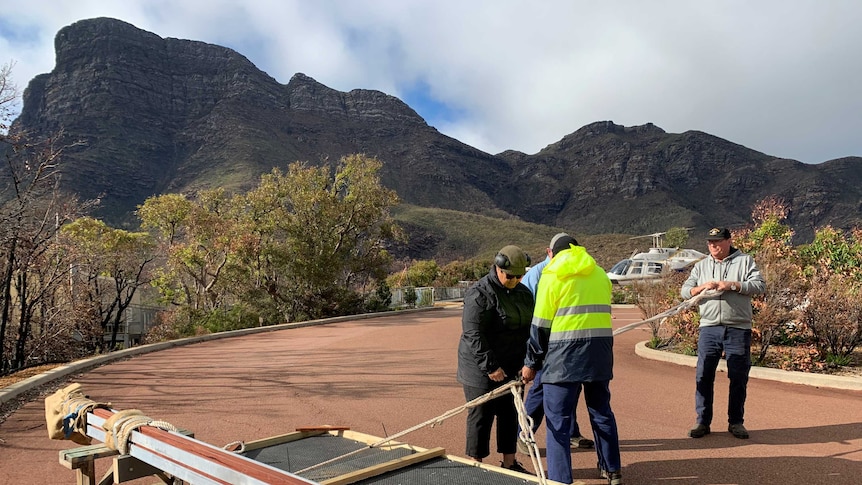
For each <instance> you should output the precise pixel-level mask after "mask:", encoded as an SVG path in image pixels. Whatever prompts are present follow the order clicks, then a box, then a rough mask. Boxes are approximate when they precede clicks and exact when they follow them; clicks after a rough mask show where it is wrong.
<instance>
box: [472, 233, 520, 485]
mask: <svg viewBox="0 0 862 485" xmlns="http://www.w3.org/2000/svg"><path fill="white" fill-rule="evenodd" d="M529 265H530V257H529V256H528V255H527V254H526V253H525V252H524V251H523V250H521V248H519V247H518V246H506V247H504V248H503V249H501V250H500V251H499V252H498V253H497V255H496V257H495V258H494V266H493V267H492V268H491V271H490V272H489V273H488V274H487V275H485V276H483V277H482V278H481V279H480V280H479V281H477V282H476V283H475V284H474V285H473V286H471V287H470V288H469V289H467V293H466V294H465V296H464V314H463V316H462V318H461V327H462V333H461V340H460V343H459V344H458V382H460V383H461V384H462V385H463V386H464V397H465V398H466V399H467V401H472V400H473V399H475V398H477V397H479V396H482V395H484V394H487V393H488V392H490V391H492V390H494V389H495V388H497V387H500V386H502V385H503V384H505V382H506V381H509V380H512V379H515V378H517V376H518V372H519V371H520V370H521V366H522V365H523V363H524V356H525V355H526V343H527V340H528V339H529V336H530V323H531V321H532V318H533V305H534V303H533V294H532V293H531V292H530V290H529V289H527V287H526V286H524V285H522V284H521V283H520V279H521V277H523V276H524V273H526V272H527V266H529ZM495 417H496V418H497V452H498V453H501V454H502V455H503V462H502V463H501V466H503V467H504V468H508V469H510V470H515V471H519V472H523V473H529V472H528V471H527V470H526V469H525V468H524V467H523V466H521V464H520V463H518V462H517V461H516V460H515V451H516V449H517V439H518V415H517V411H516V410H515V403H514V401H513V398H512V396H511V395H510V394H506V395H503V396H500V397H498V398H496V399H493V400H491V401H488V402H486V403H484V404H482V405H480V406H477V407H474V408H471V409H469V410H468V412H467V447H466V454H467V456H469V457H471V458H473V459H474V460H476V461H479V462H481V461H482V459H483V458H485V457H486V456H488V455H490V454H491V450H490V440H491V427H492V425H493V424H494V418H495Z"/></svg>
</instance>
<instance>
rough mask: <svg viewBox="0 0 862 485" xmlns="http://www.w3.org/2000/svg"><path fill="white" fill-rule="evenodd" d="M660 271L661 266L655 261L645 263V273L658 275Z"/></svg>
mask: <svg viewBox="0 0 862 485" xmlns="http://www.w3.org/2000/svg"><path fill="white" fill-rule="evenodd" d="M661 270H662V264H661V263H656V262H655V261H650V262H649V263H647V273H650V274H660V273H661Z"/></svg>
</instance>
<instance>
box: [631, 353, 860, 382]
mask: <svg viewBox="0 0 862 485" xmlns="http://www.w3.org/2000/svg"><path fill="white" fill-rule="evenodd" d="M635 354H637V355H639V356H640V357H643V358H645V359H651V360H660V361H663V362H670V363H673V364H677V365H685V366H689V367H696V366H697V357H693V356H690V355H682V354H675V353H673V352H665V351H662V350H655V349H651V348H649V347H647V342H646V341H644V342H640V343H638V344H637V345H636V346H635ZM718 370H719V371H720V372H727V363H726V362H725V361H724V360H722V361H721V362H719V363H718ZM749 376H750V377H753V378H755V379H766V380H770V381H779V382H788V383H791V384H802V385H806V386H814V387H828V388H832V389H847V390H851V391H862V377H853V376H833V375H828V374H816V373H812V372H797V371H785V370H781V369H770V368H767V367H757V366H752V367H751V371H750V372H749Z"/></svg>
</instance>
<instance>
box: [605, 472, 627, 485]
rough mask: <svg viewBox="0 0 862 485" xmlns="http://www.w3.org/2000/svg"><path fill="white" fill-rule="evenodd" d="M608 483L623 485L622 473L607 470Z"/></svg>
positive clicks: (610, 484) (609, 484)
mask: <svg viewBox="0 0 862 485" xmlns="http://www.w3.org/2000/svg"><path fill="white" fill-rule="evenodd" d="M607 478H608V485H623V474H622V473H620V472H608V477H607Z"/></svg>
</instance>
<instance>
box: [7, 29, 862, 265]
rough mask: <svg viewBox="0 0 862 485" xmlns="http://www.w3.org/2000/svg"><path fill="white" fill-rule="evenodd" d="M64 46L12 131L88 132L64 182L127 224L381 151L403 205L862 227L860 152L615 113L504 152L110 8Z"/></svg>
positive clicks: (359, 93)
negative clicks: (783, 148)
mask: <svg viewBox="0 0 862 485" xmlns="http://www.w3.org/2000/svg"><path fill="white" fill-rule="evenodd" d="M55 46H56V66H55V68H54V70H53V71H52V72H50V73H47V74H41V75H39V76H37V77H36V78H34V79H33V80H32V81H31V82H30V84H29V85H28V87H27V89H26V90H25V94H24V103H23V109H22V112H21V115H20V116H19V117H18V119H17V120H15V123H14V124H13V129H15V130H28V131H30V132H33V133H52V132H56V131H58V130H59V129H61V128H62V129H63V132H64V134H65V136H66V139H67V140H68V141H70V142H71V141H78V140H80V141H83V142H84V144H83V145H80V146H73V147H70V148H69V149H67V151H65V152H64V157H65V158H64V160H65V164H64V166H65V167H66V168H65V173H64V177H63V183H64V187H65V188H66V189H67V190H70V191H73V192H76V193H78V194H79V195H80V196H81V197H83V198H99V199H100V200H101V206H100V209H99V212H98V214H97V215H98V216H100V217H103V218H104V219H105V220H106V221H107V222H109V223H111V224H114V225H118V226H120V225H123V224H128V223H129V221H133V218H132V217H131V215H132V213H133V211H134V210H135V208H136V206H137V205H138V204H140V203H142V202H143V201H144V200H145V199H146V198H147V197H150V196H152V195H156V194H161V193H166V192H185V193H194V192H195V191H198V190H201V189H204V188H210V187H216V186H221V187H225V188H228V189H230V190H245V189H248V188H249V187H251V186H252V184H254V183H255V182H256V181H257V180H258V178H259V175H260V174H261V173H265V172H268V171H270V170H271V168H272V167H274V166H279V167H285V166H286V165H287V164H289V163H291V162H294V161H297V160H300V161H306V162H308V163H312V164H319V163H324V162H325V161H327V160H337V159H339V158H340V157H341V156H343V155H347V154H352V153H365V154H367V155H370V156H374V157H376V158H378V159H380V160H381V161H382V162H383V169H382V172H381V180H382V182H383V183H384V185H386V186H388V187H390V188H392V189H394V190H395V191H397V193H398V195H399V197H400V198H401V200H402V201H404V202H406V203H408V204H411V205H415V206H420V207H430V208H440V209H451V210H456V211H462V212H469V213H475V214H481V215H485V216H494V217H498V218H517V219H522V220H524V221H527V222H533V223H538V224H543V225H547V226H553V227H558V228H566V229H567V230H570V231H574V232H575V233H581V234H602V233H623V234H642V233H649V232H656V231H662V230H665V229H667V228H669V227H674V226H691V227H695V228H698V229H703V228H705V227H708V226H712V225H719V224H720V225H728V226H735V225H740V224H744V223H746V222H747V221H749V219H750V213H751V208H752V204H753V203H754V202H756V201H757V200H760V199H762V198H763V197H765V196H768V195H778V196H780V197H782V198H784V199H785V200H786V201H787V202H788V203H789V204H790V207H791V211H790V219H789V223H790V224H791V225H792V226H793V227H794V228H795V229H796V230H797V231H798V232H799V236H800V237H802V238H807V237H810V235H811V233H812V231H813V229H814V228H816V227H819V226H821V225H823V224H827V223H831V224H834V225H836V226H839V227H842V228H850V227H853V226H856V225H860V222H862V215H860V214H862V211H860V209H862V189H860V184H859V182H860V179H862V158H859V157H850V158H844V159H839V160H832V161H829V162H825V163H822V164H819V165H806V164H802V163H800V162H797V161H793V160H786V159H778V158H775V157H772V156H769V155H766V154H763V153H759V152H756V151H754V150H750V149H748V148H746V147H743V146H740V145H737V144H734V143H732V142H729V141H727V140H723V139H721V138H717V137H715V136H711V135H709V134H706V133H702V132H697V131H689V132H685V133H681V134H674V133H666V132H665V131H663V130H662V129H661V128H659V127H657V126H654V125H652V124H646V125H643V126H635V127H624V126H620V125H616V124H614V123H613V122H611V121H600V122H596V123H592V124H590V125H587V126H584V127H582V128H580V129H578V130H577V131H575V132H573V133H572V134H570V135H567V136H566V137H564V138H563V139H562V140H560V141H558V142H556V143H553V144H550V145H548V146H547V147H545V148H544V149H543V150H541V151H540V152H538V153H536V154H534V155H527V154H524V153H520V152H516V151H511V150H510V151H505V152H502V153H499V154H495V155H494V154H488V153H485V152H482V151H481V150H478V149H476V148H473V147H471V146H469V145H466V144H464V143H461V142H460V141H458V140H455V139H453V138H451V137H448V136H445V135H443V134H441V133H439V132H438V131H437V130H436V129H434V128H433V127H431V126H429V125H428V124H427V123H426V122H425V121H424V120H423V119H422V118H421V117H420V116H419V115H418V114H417V113H416V112H415V111H414V110H413V109H412V108H410V107H409V106H408V105H406V104H405V103H403V102H402V101H401V100H399V99H397V98H395V97H393V96H390V95H387V94H385V93H382V92H379V91H373V90H365V89H355V90H352V91H350V92H341V91H337V90H334V89H331V88H328V87H326V86H324V85H323V84H320V83H318V82H317V81H315V80H314V79H312V78H310V77H308V76H306V75H304V74H300V73H298V74H295V75H294V76H293V77H292V78H291V79H290V81H289V82H288V83H287V84H286V85H284V84H280V83H278V82H277V81H276V80H274V79H273V78H272V77H270V76H269V75H267V74H266V73H264V72H263V71H261V70H259V69H258V68H256V67H255V66H254V65H253V64H252V63H251V62H250V61H249V60H248V59H246V58H245V57H244V56H242V55H241V54H239V53H237V52H235V51H233V50H231V49H228V48H225V47H221V46H217V45H211V44H206V43H202V42H196V41H190V40H180V39H172V38H162V37H159V36H158V35H156V34H153V33H149V32H146V31H143V30H141V29H138V28H136V27H135V26H133V25H131V24H128V23H126V22H122V21H119V20H115V19H109V18H96V19H89V20H82V21H79V22H76V23H74V24H72V25H69V26H67V27H64V28H63V29H61V30H60V31H59V32H58V34H57V36H56V40H55ZM414 232H416V233H417V234H418V233H420V232H421V228H415V229H414ZM426 249H427V248H426Z"/></svg>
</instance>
